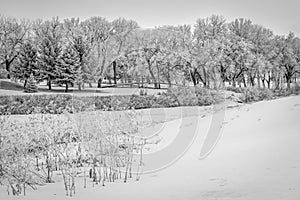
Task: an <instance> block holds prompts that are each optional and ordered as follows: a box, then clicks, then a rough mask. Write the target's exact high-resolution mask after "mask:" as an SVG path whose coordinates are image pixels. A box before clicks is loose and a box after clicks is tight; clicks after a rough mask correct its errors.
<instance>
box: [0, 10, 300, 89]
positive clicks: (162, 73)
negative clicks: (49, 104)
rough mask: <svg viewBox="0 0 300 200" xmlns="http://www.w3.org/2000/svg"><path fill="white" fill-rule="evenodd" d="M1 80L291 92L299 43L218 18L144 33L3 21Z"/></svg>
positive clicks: (120, 24) (101, 22)
mask: <svg viewBox="0 0 300 200" xmlns="http://www.w3.org/2000/svg"><path fill="white" fill-rule="evenodd" d="M0 39H1V40H0V65H1V73H2V76H3V74H4V73H5V74H6V76H7V78H14V79H17V80H21V81H23V82H24V87H25V86H26V84H27V82H28V80H29V78H30V77H34V79H35V80H36V81H37V82H41V81H47V84H48V87H49V90H51V86H52V84H58V85H65V87H66V92H67V91H68V87H69V86H70V85H71V86H74V85H76V86H77V87H78V89H79V90H81V89H84V85H85V84H88V85H89V86H90V87H92V83H97V86H98V87H101V84H102V81H103V80H104V79H107V80H108V82H110V83H112V84H117V83H120V82H122V83H130V82H132V81H136V82H140V83H141V86H143V84H144V83H151V84H153V85H154V87H155V88H160V87H161V84H162V83H166V84H167V85H168V86H172V85H190V84H193V85H202V86H203V87H207V88H220V87H224V86H226V85H232V86H233V87H237V86H239V87H249V86H251V87H253V86H257V87H266V88H278V89H279V88H282V87H287V88H290V87H291V84H292V82H296V81H297V77H299V72H300V70H299V66H300V39H299V38H298V37H296V36H295V35H294V34H293V33H289V34H288V35H286V36H279V35H275V34H274V33H273V32H272V31H271V30H269V29H268V28H265V27H263V26H261V25H257V24H253V23H252V22H251V20H249V19H243V18H239V19H235V20H234V21H232V22H226V20H225V19H224V18H223V17H222V16H217V15H212V16H210V17H207V18H201V19H198V20H197V21H196V23H195V24H194V26H193V27H192V26H190V25H180V26H162V27H156V28H152V29H143V28H140V27H139V25H138V23H137V22H135V21H133V20H127V19H123V18H119V19H116V20H113V21H108V20H107V19H105V18H103V17H91V18H89V19H87V20H84V21H80V20H79V19H76V18H72V19H65V20H59V19H58V18H57V17H56V18H53V19H51V20H46V21H43V20H34V21H29V20H19V19H16V18H13V17H6V16H0Z"/></svg>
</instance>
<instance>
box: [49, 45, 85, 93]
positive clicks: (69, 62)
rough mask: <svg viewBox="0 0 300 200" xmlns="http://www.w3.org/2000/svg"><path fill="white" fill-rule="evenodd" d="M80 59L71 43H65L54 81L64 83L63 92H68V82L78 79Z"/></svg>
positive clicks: (71, 82)
mask: <svg viewBox="0 0 300 200" xmlns="http://www.w3.org/2000/svg"><path fill="white" fill-rule="evenodd" d="M79 67H80V60H79V57H78V54H77V52H76V51H75V50H74V49H73V47H72V46H71V45H67V46H66V47H65V49H64V50H63V53H62V55H61V58H60V64H59V66H57V69H56V73H57V75H56V77H55V83H58V84H65V86H66V89H65V92H68V86H69V84H70V85H71V84H73V83H74V82H75V81H76V79H77V78H78V79H80V73H81V72H80V69H79Z"/></svg>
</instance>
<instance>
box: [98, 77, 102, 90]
mask: <svg viewBox="0 0 300 200" xmlns="http://www.w3.org/2000/svg"><path fill="white" fill-rule="evenodd" d="M101 84H102V78H99V79H98V84H97V88H101Z"/></svg>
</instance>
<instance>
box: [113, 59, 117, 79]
mask: <svg viewBox="0 0 300 200" xmlns="http://www.w3.org/2000/svg"><path fill="white" fill-rule="evenodd" d="M113 71H114V84H115V85H116V84H117V62H116V61H114V62H113Z"/></svg>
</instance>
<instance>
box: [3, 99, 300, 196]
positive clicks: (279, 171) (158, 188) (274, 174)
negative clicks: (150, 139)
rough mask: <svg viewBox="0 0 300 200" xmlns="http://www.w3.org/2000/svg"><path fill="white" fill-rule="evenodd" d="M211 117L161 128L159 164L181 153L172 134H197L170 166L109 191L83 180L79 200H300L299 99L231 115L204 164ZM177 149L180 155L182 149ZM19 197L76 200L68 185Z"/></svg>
mask: <svg viewBox="0 0 300 200" xmlns="http://www.w3.org/2000/svg"><path fill="white" fill-rule="evenodd" d="M188 109H190V110H184V112H185V111H187V112H189V113H192V112H195V111H193V108H188ZM209 113H210V112H208V114H206V115H203V113H201V114H200V115H199V116H194V115H193V114H191V115H183V116H186V117H184V118H183V119H174V120H172V121H169V122H166V123H165V124H164V126H161V127H158V128H156V131H157V132H158V135H159V137H160V141H161V143H158V144H157V146H153V145H152V146H150V147H149V148H150V150H149V153H157V155H159V156H162V157H158V158H157V159H156V161H157V162H161V160H167V157H166V158H165V157H163V156H168V154H163V153H162V154H159V152H160V151H164V149H167V148H168V147H171V146H172V145H173V144H176V145H179V146H178V148H179V149H180V148H182V147H180V143H178V141H177V142H175V141H176V137H174V135H173V134H180V131H178V130H179V129H181V128H182V130H183V131H184V128H186V132H187V135H188V134H190V133H189V131H191V130H196V138H193V139H195V140H194V141H193V143H192V145H191V146H190V148H188V149H187V151H186V152H185V154H183V156H182V157H181V158H180V159H179V160H178V161H177V162H175V163H173V164H172V165H170V166H169V167H168V168H166V169H164V170H160V171H157V172H155V173H150V174H145V175H143V176H142V177H141V180H140V181H135V178H133V179H131V180H130V181H129V182H128V183H122V182H120V183H107V184H106V186H105V187H102V186H100V185H95V187H93V186H92V184H91V183H89V184H88V187H87V188H86V189H84V188H83V180H82V179H81V178H78V179H77V185H76V187H77V189H76V194H75V196H74V197H72V199H106V200H110V199H112V200H115V199H131V200H135V199H137V200H139V199H143V200H148V199H149V200H155V199H163V200H168V199H170V200H171V199H172V200H176V199H178V200H183V199H184V200H187V199H193V200H214V199H218V200H219V199H220V200H223V199H224V200H225V199H228V200H231V199H243V200H247V199H249V200H250V199H251V200H252V199H255V200H256V199H263V200H269V199H270V200H277V199H284V200H299V199H300V156H299V153H300V144H299V143H300V121H299V119H300V96H292V97H286V98H281V99H276V100H272V101H263V102H258V103H254V104H247V105H243V106H240V107H234V108H231V109H227V110H226V112H225V119H224V120H222V129H221V134H222V135H221V138H220V140H219V142H218V143H217V145H216V146H215V148H214V149H213V151H212V152H211V154H209V155H208V156H207V157H206V158H205V159H199V157H200V151H201V148H202V146H203V142H204V141H205V138H206V136H207V133H208V132H209V130H210V128H211V122H212V119H215V118H214V117H213V116H212V115H211V114H209ZM180 127H181V128H180ZM191 127H194V129H191ZM182 130H181V131H182ZM170 140H171V141H172V142H170ZM182 142H187V141H184V140H183V141H182ZM190 142H192V140H191V141H190ZM172 148H174V149H176V146H173V147H172ZM178 148H177V149H178ZM185 150H186V149H185ZM145 159H146V158H145ZM156 161H155V159H154V160H153V162H156ZM145 164H146V166H145V168H146V167H147V163H145ZM148 164H149V163H148ZM152 164H153V163H152ZM154 164H155V163H154ZM149 165H151V164H149ZM19 198H20V199H28V200H40V199H43V200H48V199H49V200H52V199H53V200H55V199H69V198H70V197H66V196H65V194H64V187H63V183H62V182H61V181H58V182H56V183H53V184H48V185H46V186H43V187H39V189H38V190H37V191H28V194H27V196H25V197H23V196H20V197H17V199H19ZM0 199H16V197H12V196H7V194H6V192H5V188H4V187H2V188H1V189H0Z"/></svg>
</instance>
